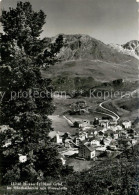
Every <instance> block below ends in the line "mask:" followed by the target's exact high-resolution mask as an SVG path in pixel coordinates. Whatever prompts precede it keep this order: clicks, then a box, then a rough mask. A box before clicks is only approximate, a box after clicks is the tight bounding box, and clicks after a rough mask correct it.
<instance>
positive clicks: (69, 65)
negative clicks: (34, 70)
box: [42, 34, 139, 91]
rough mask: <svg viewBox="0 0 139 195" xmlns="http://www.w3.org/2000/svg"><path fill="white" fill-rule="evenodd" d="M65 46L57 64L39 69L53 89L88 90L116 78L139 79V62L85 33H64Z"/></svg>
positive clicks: (129, 80)
mask: <svg viewBox="0 0 139 195" xmlns="http://www.w3.org/2000/svg"><path fill="white" fill-rule="evenodd" d="M56 38H57V37H53V38H52V39H51V41H53V42H54V40H55V39H56ZM63 38H64V46H63V47H62V49H61V51H60V53H59V54H58V57H59V60H60V61H59V63H57V64H55V66H50V67H49V69H47V70H42V74H43V76H44V77H47V78H48V77H49V78H52V80H53V84H54V86H55V89H56V90H61V91H71V90H77V89H88V88H92V87H94V86H97V85H100V83H102V82H110V81H113V80H116V79H123V80H124V81H128V82H132V81H136V80H138V66H139V61H138V59H136V58H135V57H133V56H131V55H129V54H125V53H123V52H122V51H121V50H123V46H118V48H119V47H120V48H121V50H118V49H116V48H113V47H112V46H110V45H106V44H104V43H103V42H101V41H99V40H96V39H94V38H92V37H90V36H88V35H80V34H77V35H63Z"/></svg>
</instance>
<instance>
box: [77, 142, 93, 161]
mask: <svg viewBox="0 0 139 195" xmlns="http://www.w3.org/2000/svg"><path fill="white" fill-rule="evenodd" d="M79 157H81V158H85V159H94V158H95V157H96V146H94V145H92V144H91V143H90V142H85V143H83V142H82V143H81V144H80V147H79Z"/></svg>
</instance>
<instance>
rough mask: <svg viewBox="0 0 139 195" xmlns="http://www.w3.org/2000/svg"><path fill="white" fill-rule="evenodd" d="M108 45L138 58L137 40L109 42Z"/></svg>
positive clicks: (138, 45)
mask: <svg viewBox="0 0 139 195" xmlns="http://www.w3.org/2000/svg"><path fill="white" fill-rule="evenodd" d="M109 47H110V48H113V49H115V50H116V51H118V52H120V53H122V54H126V55H130V56H133V57H135V58H137V59H139V41H137V40H133V41H129V42H127V43H126V44H124V45H118V44H110V45H109Z"/></svg>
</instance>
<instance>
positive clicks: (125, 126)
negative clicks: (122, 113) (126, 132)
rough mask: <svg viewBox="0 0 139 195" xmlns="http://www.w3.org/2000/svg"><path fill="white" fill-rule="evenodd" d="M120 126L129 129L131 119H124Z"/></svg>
mask: <svg viewBox="0 0 139 195" xmlns="http://www.w3.org/2000/svg"><path fill="white" fill-rule="evenodd" d="M122 126H123V128H124V129H129V128H131V126H132V123H131V121H124V122H122Z"/></svg>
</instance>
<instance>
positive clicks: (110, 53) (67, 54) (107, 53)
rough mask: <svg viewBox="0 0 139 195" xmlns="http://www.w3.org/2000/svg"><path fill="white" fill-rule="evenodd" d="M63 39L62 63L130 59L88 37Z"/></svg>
mask: <svg viewBox="0 0 139 195" xmlns="http://www.w3.org/2000/svg"><path fill="white" fill-rule="evenodd" d="M63 38H64V46H63V47H62V49H61V51H60V53H59V55H58V57H59V58H60V59H62V61H68V60H83V59H90V60H91V59H92V60H102V61H106V62H116V63H118V62H121V61H123V60H129V59H130V58H129V56H128V55H126V54H125V55H123V53H121V51H119V50H116V49H115V48H112V47H110V46H109V45H106V44H104V43H103V42H101V41H99V40H97V39H94V38H92V37H90V36H88V35H80V34H76V35H63ZM54 39H56V37H54V38H53V40H54Z"/></svg>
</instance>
